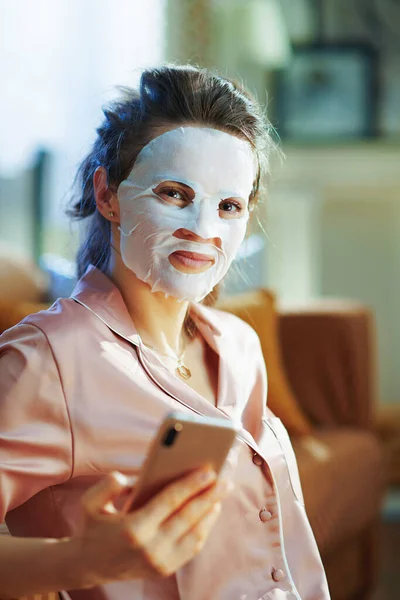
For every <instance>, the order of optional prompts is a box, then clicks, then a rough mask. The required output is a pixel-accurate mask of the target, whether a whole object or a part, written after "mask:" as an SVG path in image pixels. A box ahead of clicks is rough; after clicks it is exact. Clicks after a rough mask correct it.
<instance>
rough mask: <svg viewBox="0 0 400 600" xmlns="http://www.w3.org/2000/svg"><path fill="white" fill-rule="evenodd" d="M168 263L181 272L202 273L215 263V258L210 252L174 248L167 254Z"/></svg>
mask: <svg viewBox="0 0 400 600" xmlns="http://www.w3.org/2000/svg"><path fill="white" fill-rule="evenodd" d="M168 260H169V262H170V264H171V265H172V266H173V267H174V268H175V269H176V270H177V271H181V272H183V273H193V274H195V273H199V274H200V273H204V272H205V271H208V269H209V268H210V267H212V266H213V264H214V263H215V258H214V257H213V256H211V255H210V254H203V253H199V252H193V251H190V250H176V251H175V252H173V253H172V254H170V255H169V257H168Z"/></svg>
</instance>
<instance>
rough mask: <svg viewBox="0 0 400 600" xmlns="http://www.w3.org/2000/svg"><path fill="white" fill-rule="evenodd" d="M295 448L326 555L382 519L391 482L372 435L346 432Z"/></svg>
mask: <svg viewBox="0 0 400 600" xmlns="http://www.w3.org/2000/svg"><path fill="white" fill-rule="evenodd" d="M292 443H293V449H294V451H295V454H296V458H297V464H298V467H299V472H300V479H301V485H302V489H303V495H304V502H305V506H306V511H307V515H308V518H309V521H310V525H311V527H312V530H313V532H314V535H315V539H316V541H317V544H318V547H319V550H320V552H321V553H323V554H324V555H326V554H327V553H329V552H331V551H332V550H334V549H335V548H337V547H338V546H339V545H340V544H342V543H344V542H345V541H346V540H348V539H350V538H351V537H353V536H355V535H357V534H358V533H360V532H361V531H362V530H363V529H364V528H365V527H366V526H367V525H368V524H369V523H370V522H371V521H372V520H373V519H376V518H377V517H378V515H379V510H380V506H381V502H382V497H383V493H384V488H385V480H386V477H385V468H384V467H385V460H384V454H383V451H382V447H381V445H380V443H379V442H378V440H377V438H376V437H375V436H374V435H373V434H372V433H371V432H368V431H365V430H356V429H351V428H345V427H342V428H336V429H331V430H320V431H315V432H314V433H313V434H312V436H304V437H302V438H297V439H293V440H292Z"/></svg>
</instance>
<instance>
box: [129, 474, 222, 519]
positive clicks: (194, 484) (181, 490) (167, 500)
mask: <svg viewBox="0 0 400 600" xmlns="http://www.w3.org/2000/svg"><path fill="white" fill-rule="evenodd" d="M215 480H216V474H215V472H214V471H213V470H212V469H211V468H209V467H206V468H204V469H199V470H197V471H195V472H194V473H190V474H189V475H186V476H185V477H183V478H181V479H179V480H178V481H175V482H174V483H171V484H170V485H168V486H167V487H166V488H165V489H164V490H162V491H161V492H160V493H159V494H157V495H156V496H155V497H154V498H152V499H151V500H150V501H149V502H147V504H146V505H145V506H144V507H143V508H141V509H140V510H138V511H136V513H134V514H133V515H132V521H133V523H134V524H137V523H139V522H142V523H145V522H148V521H151V523H152V525H153V527H154V528H155V529H158V527H159V526H160V525H161V524H162V523H163V522H164V521H166V520H167V519H168V517H170V516H171V515H172V514H173V513H174V512H176V511H177V510H178V509H179V508H180V507H181V506H182V505H184V504H185V503H186V502H187V501H188V500H190V498H192V497H193V496H196V495H197V494H200V493H201V492H202V491H204V490H206V489H207V488H208V487H210V485H212V484H213V483H214V482H215Z"/></svg>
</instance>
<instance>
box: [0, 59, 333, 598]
mask: <svg viewBox="0 0 400 600" xmlns="http://www.w3.org/2000/svg"><path fill="white" fill-rule="evenodd" d="M105 117H106V118H105V121H104V123H103V124H102V126H101V127H100V128H99V129H98V132H97V133H98V136H97V139H96V141H95V143H94V146H93V149H92V151H91V153H90V154H89V156H88V157H87V158H86V160H85V161H84V163H83V164H82V166H81V169H80V173H79V175H80V179H79V180H80V183H81V193H80V197H79V199H78V201H77V202H76V204H75V205H74V207H73V210H72V214H73V216H75V217H77V218H83V219H86V218H88V217H90V224H89V229H88V233H87V239H86V241H85V243H84V245H83V246H82V248H81V249H80V251H79V256H78V270H79V275H80V277H81V279H80V281H79V282H78V285H77V287H76V289H75V291H74V292H73V294H72V296H71V298H69V299H63V300H59V301H57V302H56V303H55V304H54V305H53V307H51V308H50V309H49V310H48V311H44V312H41V313H38V314H36V315H32V316H30V317H28V318H27V319H25V320H24V321H23V322H22V323H21V324H19V325H18V326H16V327H14V328H13V329H11V330H9V331H8V332H6V333H5V334H3V336H2V338H1V346H0V352H1V360H0V422H1V442H0V460H1V465H2V470H1V472H0V478H1V487H0V519H2V518H3V517H5V518H6V521H7V523H8V526H9V528H10V531H11V533H12V534H14V535H15V536H19V539H17V538H10V539H3V540H1V544H0V582H1V583H0V596H1V595H2V594H3V596H6V597H11V596H13V595H14V596H17V595H22V594H27V593H30V592H34V591H46V590H55V589H58V590H60V589H62V590H69V594H70V597H71V598H72V599H73V600H79V599H85V600H86V599H88V600H89V599H92V598H93V599H97V598H99V599H100V598H101V599H103V598H105V599H110V600H116V599H118V600H125V598H127V599H128V598H135V599H140V598H141V599H143V600H149V599H152V600H153V599H159V600H164V599H174V600H175V599H178V598H182V599H185V600H189V599H190V600H200V599H202V600H203V599H204V600H206V599H213V600H214V599H215V600H236V599H239V598H240V599H243V600H244V599H246V600H253V599H254V600H258V599H260V598H273V599H277V600H278V599H283V598H293V599H294V598H297V599H299V598H301V599H302V600H317V599H318V600H323V599H326V598H329V593H328V590H327V584H326V580H325V576H324V572H323V567H322V565H321V561H320V557H319V554H318V550H317V547H316V544H315V540H314V538H313V535H312V532H311V529H310V526H309V524H308V521H307V517H306V514H305V511H304V505H303V499H302V494H301V489H300V484H299V479H298V472H297V467H296V464H295V458H294V454H293V450H292V448H291V446H290V441H289V439H288V437H287V434H286V431H285V430H284V428H283V426H282V425H281V423H280V421H279V420H278V419H275V417H274V416H273V415H272V414H271V413H270V411H268V409H266V407H265V399H266V376H265V367H264V364H263V358H262V354H261V350H260V345H259V341H258V338H257V336H256V334H255V333H254V331H253V330H252V329H251V328H250V327H248V326H247V325H246V324H245V323H243V322H242V321H240V320H239V319H237V318H235V317H233V316H231V315H228V314H224V313H220V312H218V311H215V310H213V309H211V308H208V307H207V305H210V304H211V303H212V301H213V293H214V295H215V290H216V286H217V285H218V283H219V282H220V281H221V279H222V278H223V276H224V275H225V273H226V272H227V270H228V268H229V265H230V263H231V262H232V260H233V258H234V256H235V253H236V252H237V250H238V248H239V246H240V243H241V242H242V240H243V238H244V236H245V232H246V226H247V222H248V219H249V214H250V212H251V211H252V210H253V208H254V206H255V204H256V202H257V198H258V194H259V187H260V181H261V180H262V178H263V175H264V174H265V171H266V170H267V168H268V156H269V152H270V149H271V146H272V142H271V140H270V137H269V134H268V129H267V127H266V125H265V122H264V120H263V118H262V114H261V111H260V108H259V107H258V106H257V105H256V103H255V102H254V101H253V100H252V99H251V98H250V97H249V96H248V95H247V93H246V92H245V91H243V90H241V89H240V88H238V87H237V86H236V85H234V84H233V83H231V82H229V81H227V80H224V79H221V78H220V77H217V76H215V75H212V74H210V73H208V72H207V71H204V70H200V69H196V68H193V67H163V68H160V69H153V70H148V71H145V72H144V73H143V75H142V78H141V83H140V89H139V91H138V92H136V91H133V90H127V91H126V94H125V97H124V98H123V99H122V100H121V101H119V102H117V103H116V104H114V105H113V106H112V108H111V109H110V110H107V111H105ZM171 409H174V410H176V409H178V410H181V411H187V412H189V413H193V412H194V413H197V414H201V415H211V416H220V417H221V416H223V417H229V418H232V419H234V420H235V421H236V422H237V423H238V424H239V427H240V433H241V438H242V439H245V440H246V443H244V442H243V441H238V442H237V446H236V450H237V460H236V462H235V463H234V464H233V466H232V473H231V479H232V485H233V489H232V490H231V491H227V486H226V485H225V486H224V485H222V484H221V483H218V482H216V481H215V474H213V473H212V472H210V471H208V470H206V469H203V470H202V471H200V472H198V473H195V474H193V475H191V476H189V477H186V478H185V479H183V480H182V481H179V482H177V483H175V484H173V485H172V486H170V487H168V488H167V489H166V490H165V491H163V492H162V493H161V494H159V495H158V496H156V497H155V498H154V499H152V500H151V501H150V502H149V503H148V504H147V505H146V506H145V507H144V508H143V509H141V510H140V511H138V512H134V513H132V514H130V515H126V514H124V513H123V512H122V511H119V510H118V506H120V505H121V504H120V503H121V501H122V498H123V497H124V495H125V494H126V493H128V491H129V482H128V480H127V479H126V476H128V477H135V476H136V475H137V473H138V471H139V469H140V467H141V464H142V463H143V460H144V457H145V455H146V452H147V450H148V448H149V444H150V442H151V440H152V437H153V435H154V434H155V432H156V430H157V428H158V426H159V424H160V423H161V421H162V419H163V417H164V416H165V415H166V414H167V413H168V412H170V411H171ZM106 475H107V476H106ZM105 476H106V477H105ZM219 513H220V514H219ZM32 538H33V539H32ZM21 569H23V575H24V576H23V577H22V576H21Z"/></svg>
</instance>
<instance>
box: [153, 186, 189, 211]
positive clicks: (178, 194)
mask: <svg viewBox="0 0 400 600" xmlns="http://www.w3.org/2000/svg"><path fill="white" fill-rule="evenodd" d="M153 192H154V193H155V194H157V196H159V197H160V198H161V199H162V200H164V202H168V204H172V205H174V206H178V207H180V208H183V207H184V206H186V205H187V204H189V202H190V198H189V197H188V194H187V193H186V192H185V191H184V190H183V189H182V188H180V187H178V186H171V185H168V186H166V185H159V186H158V187H157V188H156V189H155V190H153Z"/></svg>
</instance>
